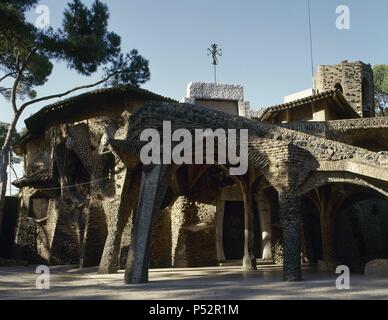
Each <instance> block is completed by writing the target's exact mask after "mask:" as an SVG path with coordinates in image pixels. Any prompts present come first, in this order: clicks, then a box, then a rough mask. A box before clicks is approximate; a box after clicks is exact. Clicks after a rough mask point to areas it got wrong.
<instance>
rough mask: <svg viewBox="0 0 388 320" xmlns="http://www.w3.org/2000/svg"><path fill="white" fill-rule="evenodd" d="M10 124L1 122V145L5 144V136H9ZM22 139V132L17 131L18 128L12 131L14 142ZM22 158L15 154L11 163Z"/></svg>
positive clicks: (17, 161) (18, 161)
mask: <svg viewBox="0 0 388 320" xmlns="http://www.w3.org/2000/svg"><path fill="white" fill-rule="evenodd" d="M8 128H9V124H8V123H3V122H0V147H1V146H3V144H4V140H5V137H6V136H7V132H8ZM19 139H20V134H19V133H17V131H16V130H14V131H13V133H12V138H11V140H12V144H13V143H15V142H16V141H17V140H19ZM20 162H21V159H20V158H18V157H15V156H12V158H11V163H20Z"/></svg>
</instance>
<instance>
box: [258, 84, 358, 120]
mask: <svg viewBox="0 0 388 320" xmlns="http://www.w3.org/2000/svg"><path fill="white" fill-rule="evenodd" d="M334 97H338V98H339V100H340V101H341V104H342V105H343V106H345V107H346V108H347V109H348V110H349V112H351V113H352V114H353V116H356V117H359V115H358V114H357V113H356V111H355V110H354V109H353V108H352V107H351V106H350V105H349V103H348V102H347V101H346V99H345V97H344V96H343V94H342V92H341V91H340V90H329V91H324V92H321V93H318V94H315V95H312V96H308V97H305V98H302V99H298V100H294V101H290V102H287V103H283V104H278V105H274V106H272V107H267V108H263V109H261V110H259V111H257V112H255V113H253V114H252V118H254V119H258V120H259V121H264V120H267V119H268V118H269V117H270V116H271V115H272V114H274V113H275V112H279V111H282V110H287V109H291V108H296V107H300V106H303V105H306V104H308V103H312V102H315V101H321V100H325V99H329V98H334Z"/></svg>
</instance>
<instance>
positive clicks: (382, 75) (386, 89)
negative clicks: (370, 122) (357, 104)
mask: <svg viewBox="0 0 388 320" xmlns="http://www.w3.org/2000/svg"><path fill="white" fill-rule="evenodd" d="M373 73H374V82H375V83H374V84H375V91H376V92H375V104H376V114H377V115H378V116H388V65H383V64H379V65H375V66H373Z"/></svg>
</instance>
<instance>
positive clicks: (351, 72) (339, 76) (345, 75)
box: [316, 61, 374, 116]
mask: <svg viewBox="0 0 388 320" xmlns="http://www.w3.org/2000/svg"><path fill="white" fill-rule="evenodd" d="M363 83H364V88H363ZM336 84H340V85H341V86H342V88H343V94H344V96H345V98H346V100H347V101H348V102H349V103H350V105H351V106H352V107H353V108H354V109H355V110H356V112H357V113H358V114H359V115H361V116H363V115H364V111H367V112H368V115H370V116H372V115H374V105H373V104H374V85H373V71H372V69H371V67H370V65H366V64H364V63H362V62H360V61H359V62H347V61H344V62H342V63H341V64H338V65H321V66H319V69H318V72H317V75H316V88H317V90H319V92H323V91H328V90H333V89H334V88H335V86H336ZM363 92H364V93H365V95H364V97H363ZM363 98H364V101H363Z"/></svg>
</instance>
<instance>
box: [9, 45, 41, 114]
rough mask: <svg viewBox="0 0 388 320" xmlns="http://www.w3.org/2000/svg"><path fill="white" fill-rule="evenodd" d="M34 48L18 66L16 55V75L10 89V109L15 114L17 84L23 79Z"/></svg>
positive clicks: (18, 60)
mask: <svg viewBox="0 0 388 320" xmlns="http://www.w3.org/2000/svg"><path fill="white" fill-rule="evenodd" d="M35 51H36V48H32V49H31V51H30V52H29V53H28V55H27V58H26V60H25V61H24V62H23V64H22V65H21V66H20V56H19V55H18V56H17V57H16V69H17V70H18V71H17V73H16V79H15V82H14V84H13V87H12V92H11V102H12V109H13V112H14V113H15V114H16V113H17V112H18V107H17V104H16V98H17V89H18V86H19V83H20V81H21V79H22V77H23V72H24V70H25V69H26V67H27V65H28V63H29V61H30V59H31V56H32V55H33V54H34V53H35Z"/></svg>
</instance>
